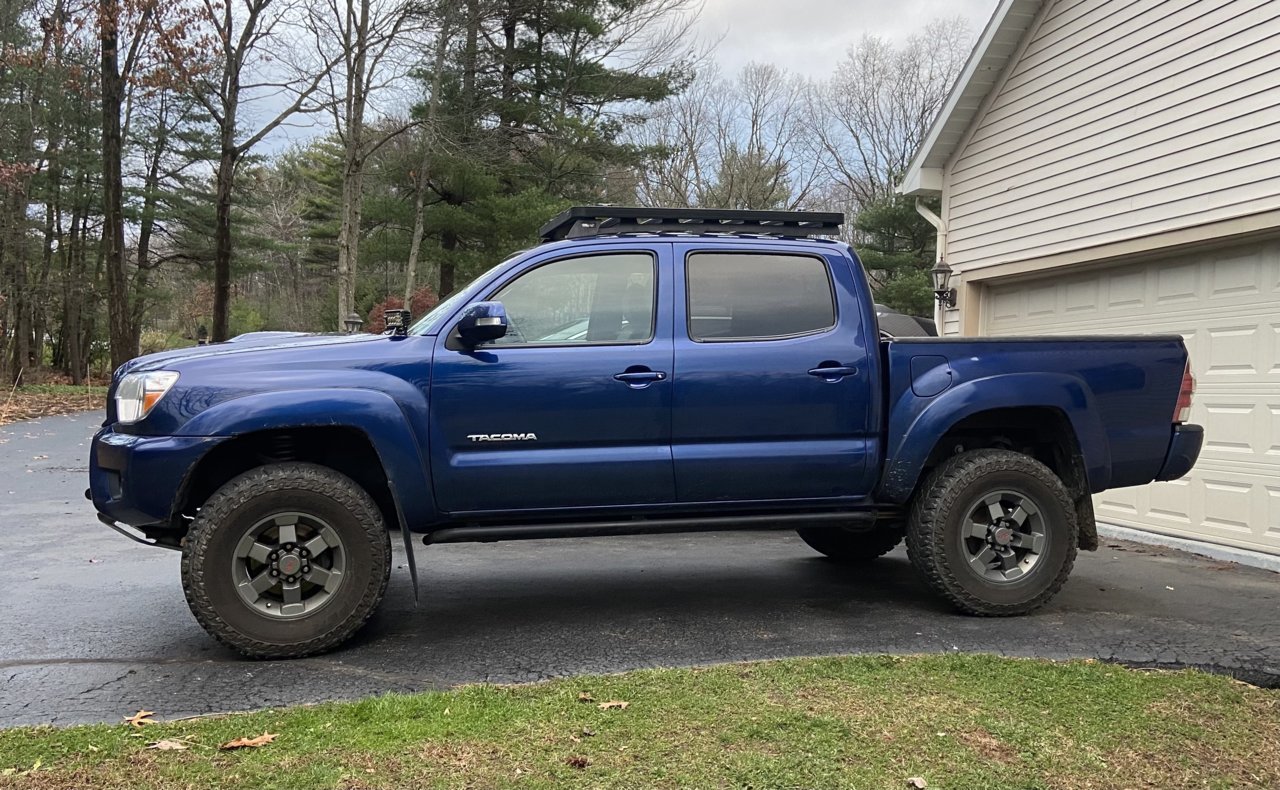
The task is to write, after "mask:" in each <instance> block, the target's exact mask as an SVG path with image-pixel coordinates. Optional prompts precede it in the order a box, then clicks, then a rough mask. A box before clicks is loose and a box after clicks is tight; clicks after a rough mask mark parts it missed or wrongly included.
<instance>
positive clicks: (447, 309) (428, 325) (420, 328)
mask: <svg viewBox="0 0 1280 790" xmlns="http://www.w3.org/2000/svg"><path fill="white" fill-rule="evenodd" d="M524 252H528V250H516V251H515V252H513V253H511V254H510V255H508V256H507V257H506V258H504V259H503V260H502V263H499V264H497V265H496V266H493V267H491V268H490V269H488V270H487V271H485V273H484V274H481V275H480V276H479V277H472V278H471V279H470V280H469V281H468V282H467V284H466V285H464V286H462V287H461V288H459V289H458V290H456V291H454V292H453V295H452V296H450V297H449V298H448V299H445V300H444V301H443V302H441V303H440V304H438V305H436V306H435V307H433V308H431V309H430V310H428V311H427V314H426V315H424V316H423V317H422V318H419V319H418V320H417V321H416V322H415V323H414V325H413V326H411V327H409V334H411V335H429V334H431V333H433V332H438V331H440V326H439V325H440V323H441V322H442V321H444V319H446V318H448V317H449V315H450V314H451V313H452V312H453V311H454V310H457V309H458V307H460V306H461V305H462V303H463V302H464V301H466V295H467V292H468V291H469V290H470V289H471V286H472V285H474V284H475V283H476V281H477V280H482V279H484V278H485V277H488V276H489V272H492V271H493V270H494V269H497V268H498V266H501V265H502V264H503V263H506V262H507V261H509V260H511V259H512V258H514V257H516V256H517V255H520V254H521V253H524Z"/></svg>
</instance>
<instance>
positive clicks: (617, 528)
mask: <svg viewBox="0 0 1280 790" xmlns="http://www.w3.org/2000/svg"><path fill="white" fill-rule="evenodd" d="M879 515H880V514H879V513H877V511H874V510H860V511H842V512H826V513H770V514H765V515H751V516H702V517H696V516H685V517H680V518H649V519H623V520H614V521H581V522H570V523H561V524H475V525H468V526H462V527H446V528H444V529H438V530H436V531H435V532H429V533H427V534H426V535H424V536H423V537H422V542H423V543H424V544H426V545H428V546H430V545H432V544H434V543H476V542H484V543H488V542H492V541H499V540H541V539H544V538H583V537H602V536H608V535H656V534H662V533H671V532H714V531H716V530H721V529H730V530H751V529H757V530H764V529H794V528H795V526H796V525H797V524H815V523H822V522H846V523H847V522H858V523H860V524H863V523H865V524H866V526H867V528H868V529H870V528H871V527H872V526H874V524H875V522H876V519H877V517H878V516H879Z"/></svg>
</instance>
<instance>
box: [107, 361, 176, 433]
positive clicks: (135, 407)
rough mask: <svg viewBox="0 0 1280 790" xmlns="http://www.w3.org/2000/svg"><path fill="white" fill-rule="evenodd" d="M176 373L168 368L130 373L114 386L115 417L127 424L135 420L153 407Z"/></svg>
mask: <svg viewBox="0 0 1280 790" xmlns="http://www.w3.org/2000/svg"><path fill="white" fill-rule="evenodd" d="M177 380H178V374H177V373H174V372H173V371H170V370H156V371H152V372H150V373H130V374H129V375H127V376H125V377H124V378H122V379H120V385H119V386H118V387H116V419H117V420H119V421H120V422H122V423H124V424H126V425H128V424H129V423H134V422H137V421H138V420H141V419H142V418H143V417H146V416H147V413H148V412H150V411H151V409H153V408H154V407H155V405H156V404H157V403H159V402H160V399H161V398H163V397H164V394H165V393H166V392H168V391H169V388H170V387H172V386H173V383H174V382H175V381H177Z"/></svg>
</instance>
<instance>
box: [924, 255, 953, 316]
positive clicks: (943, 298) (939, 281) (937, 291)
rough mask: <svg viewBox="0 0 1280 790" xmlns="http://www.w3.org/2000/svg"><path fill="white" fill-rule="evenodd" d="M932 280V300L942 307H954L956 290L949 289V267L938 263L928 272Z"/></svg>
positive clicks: (944, 262)
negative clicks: (935, 300)
mask: <svg viewBox="0 0 1280 790" xmlns="http://www.w3.org/2000/svg"><path fill="white" fill-rule="evenodd" d="M929 277H930V278H931V279H932V280H933V298H935V299H937V300H938V304H940V305H942V306H943V307H955V306H956V289H954V288H952V287H951V267H950V266H948V265H947V262H946V261H938V262H937V263H935V264H934V265H933V268H932V269H930V270H929Z"/></svg>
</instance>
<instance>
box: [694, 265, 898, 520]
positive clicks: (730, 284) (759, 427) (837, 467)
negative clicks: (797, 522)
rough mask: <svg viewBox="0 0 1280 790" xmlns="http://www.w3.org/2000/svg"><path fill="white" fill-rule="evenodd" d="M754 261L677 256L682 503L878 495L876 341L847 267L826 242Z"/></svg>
mask: <svg viewBox="0 0 1280 790" xmlns="http://www.w3.org/2000/svg"><path fill="white" fill-rule="evenodd" d="M791 247H794V251H793V250H792V249H791ZM750 250H751V248H749V247H746V248H742V249H741V250H737V249H734V248H733V247H730V246H728V245H720V246H718V247H714V248H701V249H700V248H699V247H698V245H695V244H684V245H677V246H676V249H675V252H676V256H677V260H678V261H679V263H678V264H677V268H678V269H679V270H680V276H679V280H678V282H677V287H678V291H677V293H676V304H677V326H676V330H675V334H676V366H675V387H674V395H673V397H674V403H673V408H672V451H673V455H674V458H675V469H676V490H677V494H678V496H679V500H680V501H681V502H716V501H724V502H749V501H758V500H798V499H829V498H847V497H858V496H863V495H866V494H868V493H869V491H870V488H871V485H872V481H873V477H874V475H873V471H874V470H873V469H871V468H869V465H868V463H867V461H868V456H869V455H870V454H871V453H872V451H873V449H874V447H875V439H874V437H873V435H872V431H873V429H874V426H873V425H872V424H871V419H870V414H871V412H870V407H871V397H872V389H871V385H872V378H873V377H874V376H873V373H874V371H873V370H871V369H870V368H869V365H868V362H869V355H870V354H874V353H877V343H878V338H875V337H867V336H866V330H865V328H864V325H863V322H862V321H861V316H860V315H859V312H860V310H859V306H858V300H857V299H856V298H855V297H854V293H855V292H856V285H855V283H854V282H853V279H852V273H851V272H850V270H849V268H848V262H847V260H846V259H844V258H843V257H842V256H840V255H838V254H835V253H833V252H831V251H829V250H825V249H823V248H819V247H817V245H814V244H803V246H802V245H801V244H800V243H797V244H795V245H789V247H788V248H779V247H774V248H773V251H770V252H765V251H761V250H760V247H759V246H758V245H757V246H756V247H755V251H750Z"/></svg>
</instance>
